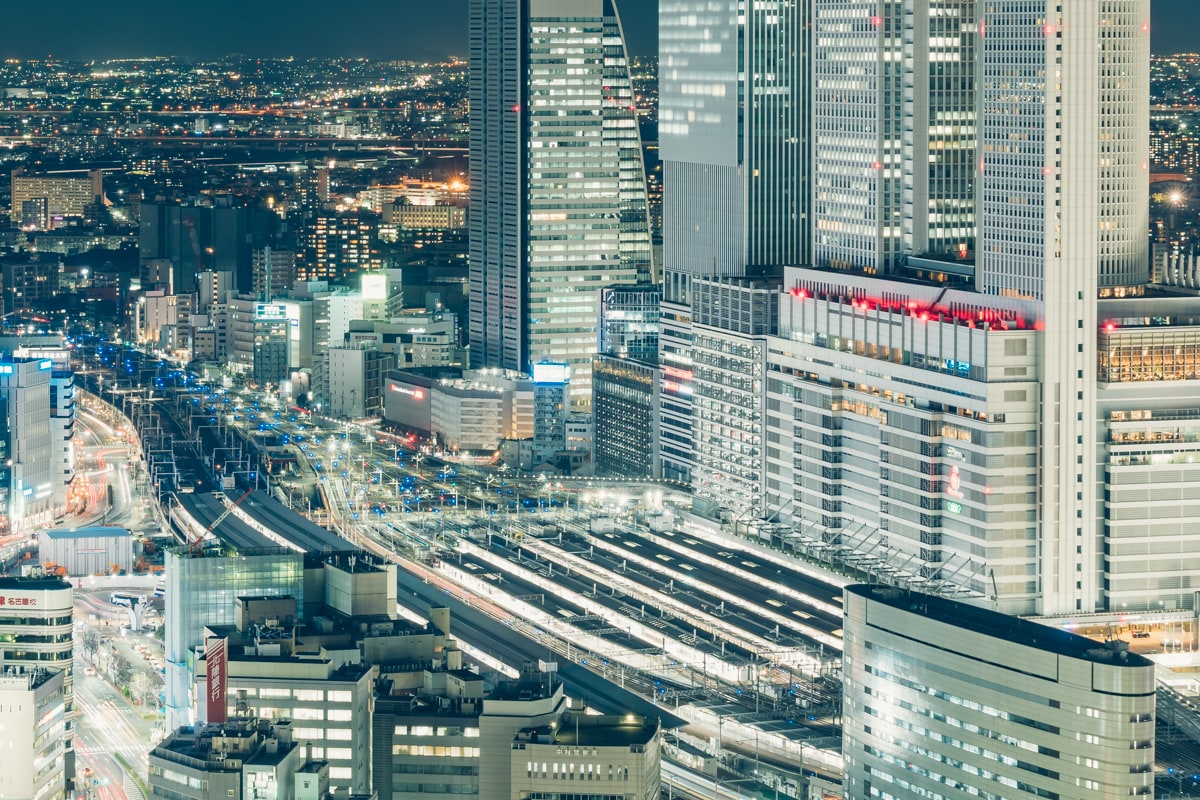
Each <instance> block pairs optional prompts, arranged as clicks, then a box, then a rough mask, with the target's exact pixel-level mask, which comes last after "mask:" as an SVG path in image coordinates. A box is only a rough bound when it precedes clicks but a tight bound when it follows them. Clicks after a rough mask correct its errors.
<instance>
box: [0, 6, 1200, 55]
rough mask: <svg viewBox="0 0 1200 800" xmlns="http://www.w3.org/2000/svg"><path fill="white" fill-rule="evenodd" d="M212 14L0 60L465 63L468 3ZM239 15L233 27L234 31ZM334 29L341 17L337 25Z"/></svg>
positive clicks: (60, 39)
mask: <svg viewBox="0 0 1200 800" xmlns="http://www.w3.org/2000/svg"><path fill="white" fill-rule="evenodd" d="M207 5H208V10H207V12H205V13H203V14H201V13H199V12H198V11H197V9H196V7H194V6H192V5H187V4H179V5H176V6H175V7H165V8H158V9H156V11H155V14H154V15H153V16H151V15H147V14H145V5H144V4H143V3H141V2H139V0H114V2H111V3H107V4H104V5H96V4H93V3H89V2H85V0H62V2H61V3H59V4H58V6H57V11H56V14H57V20H58V22H57V24H56V25H53V26H51V25H46V24H45V19H44V11H43V9H42V8H41V7H39V6H36V5H16V6H14V7H13V8H11V9H6V10H5V20H6V29H7V30H9V31H19V32H20V35H19V36H13V37H9V38H8V39H7V41H5V42H4V43H3V45H2V46H0V58H45V57H48V56H55V57H58V58H66V59H92V58H97V59H107V58H134V57H149V56H181V57H187V58H212V57H219V56H223V55H228V54H230V53H246V54H250V55H253V56H257V57H283V56H297V57H348V58H350V57H354V58H357V57H362V58H401V59H414V58H418V59H419V58H422V57H426V58H441V57H445V56H459V57H462V58H466V57H467V0H446V1H445V2H443V3H439V4H437V5H436V6H426V7H420V8H413V9H407V10H396V6H395V4H392V3H386V2H384V0H355V2H352V3H349V4H347V5H344V6H341V7H340V8H341V9H342V14H340V15H339V17H341V18H345V19H347V20H349V19H350V18H351V17H354V16H358V15H363V16H364V17H366V18H378V19H381V20H382V19H387V18H389V17H392V16H393V15H394V21H395V23H396V24H395V25H386V24H384V25H367V26H362V25H351V24H343V25H338V24H332V25H331V24H330V22H331V20H330V17H329V13H328V9H327V7H326V6H325V5H324V4H322V3H320V2H318V0H296V2H293V3H292V4H291V5H290V8H291V13H290V14H288V15H286V16H284V15H280V14H278V13H277V12H276V7H274V6H267V5H264V6H255V5H246V4H242V3H235V2H234V1H233V0H211V2H210V3H208V4H207ZM657 7H658V2H657V0H641V1H640V2H636V3H635V2H631V0H625V2H623V3H622V2H618V8H619V9H620V11H621V12H622V22H623V24H624V28H625V35H626V39H627V42H628V46H629V52H630V55H632V56H647V55H656V54H657V47H658V18H657ZM1151 7H1152V17H1153V19H1154V29H1153V31H1152V33H1151V47H1152V51H1153V52H1154V53H1159V54H1162V53H1175V52H1185V51H1187V50H1189V49H1192V50H1195V49H1197V48H1196V47H1195V45H1194V41H1195V40H1194V36H1193V35H1192V34H1193V33H1194V32H1195V30H1196V29H1197V27H1198V26H1200V5H1197V4H1196V3H1195V2H1194V0H1152V3H1151ZM231 19H237V20H238V24H237V25H236V26H234V25H229V24H228V22H229V21H230V20H231ZM333 22H334V23H336V19H335V20H333Z"/></svg>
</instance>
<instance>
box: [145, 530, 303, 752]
mask: <svg viewBox="0 0 1200 800" xmlns="http://www.w3.org/2000/svg"><path fill="white" fill-rule="evenodd" d="M164 566H165V569H164V576H165V580H166V584H167V585H166V595H165V603H166V611H165V613H164V614H163V618H164V619H165V620H166V630H165V631H164V637H163V639H164V648H165V650H166V681H165V682H166V687H165V692H166V709H165V710H166V715H167V730H174V729H175V728H178V727H179V726H181V725H190V724H192V723H193V722H194V721H195V719H194V714H193V713H192V708H193V704H192V692H193V688H194V681H193V677H194V667H195V653H194V648H195V647H197V646H199V645H201V644H203V643H204V629H205V628H206V627H208V626H210V625H233V624H234V623H235V621H236V620H235V619H234V617H235V612H236V608H237V603H236V600H237V598H239V597H252V596H260V597H270V596H275V595H290V596H292V597H295V598H296V607H297V608H300V609H303V608H304V597H303V592H304V555H303V554H302V553H298V552H296V551H294V550H290V549H288V548H283V547H280V548H264V549H261V550H250V551H246V550H242V551H238V550H232V549H226V550H222V551H204V552H192V551H191V550H189V549H187V548H184V547H179V548H175V549H173V550H169V551H167V554H166V563H165V565H164Z"/></svg>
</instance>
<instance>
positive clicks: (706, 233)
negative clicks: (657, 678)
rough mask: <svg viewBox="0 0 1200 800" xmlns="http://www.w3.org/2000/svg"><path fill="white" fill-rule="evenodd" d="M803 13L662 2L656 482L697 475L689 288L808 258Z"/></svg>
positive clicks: (803, 8) (758, 4)
mask: <svg viewBox="0 0 1200 800" xmlns="http://www.w3.org/2000/svg"><path fill="white" fill-rule="evenodd" d="M810 22H811V19H810V17H809V10H808V4H807V3H798V2H785V3H779V2H774V1H773V0H770V1H766V2H764V0H746V2H739V1H738V0H718V1H717V2H710V1H709V0H663V2H661V3H660V4H659V10H658V25H659V98H660V99H659V147H660V157H661V158H662V164H663V184H664V187H665V189H664V198H663V308H662V318H661V331H660V338H659V363H660V369H661V372H662V375H660V384H661V385H662V386H663V387H664V388H663V393H662V394H663V396H662V400H661V403H660V410H659V419H658V420H657V425H656V427H657V435H656V438H657V448H656V449H657V453H656V456H657V458H656V461H657V462H658V463H657V464H656V472H658V473H659V474H660V475H661V476H663V477H667V478H674V479H677V480H682V481H684V482H687V481H690V479H691V471H692V452H691V442H692V427H691V426H692V405H691V402H692V391H693V387H692V361H691V348H692V339H691V336H692V334H691V305H692V298H691V287H690V282H691V280H692V278H694V277H697V276H735V277H736V276H742V275H746V274H778V273H779V272H780V270H781V269H782V267H784V266H787V265H792V264H804V263H807V261H808V258H809V255H808V254H809V243H810V232H809V195H810V187H809V123H810V120H809V79H810V69H811V67H810V59H809V48H810V36H811V27H810Z"/></svg>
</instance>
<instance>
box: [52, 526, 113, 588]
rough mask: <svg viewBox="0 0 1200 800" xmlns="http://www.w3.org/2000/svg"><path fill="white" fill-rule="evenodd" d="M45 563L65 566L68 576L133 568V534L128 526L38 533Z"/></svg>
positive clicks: (105, 573)
mask: <svg viewBox="0 0 1200 800" xmlns="http://www.w3.org/2000/svg"><path fill="white" fill-rule="evenodd" d="M38 557H39V558H40V559H41V561H42V564H43V565H46V564H55V565H57V566H60V567H65V568H66V570H67V575H69V576H71V577H75V576H79V575H108V574H111V573H117V572H131V571H132V570H133V537H132V536H131V535H130V533H129V531H128V529H126V528H115V527H93V528H55V529H53V530H43V531H39V532H38Z"/></svg>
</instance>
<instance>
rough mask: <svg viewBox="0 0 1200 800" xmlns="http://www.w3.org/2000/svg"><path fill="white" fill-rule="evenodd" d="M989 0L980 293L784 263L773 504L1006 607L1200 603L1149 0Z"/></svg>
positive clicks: (1192, 320) (774, 514)
mask: <svg viewBox="0 0 1200 800" xmlns="http://www.w3.org/2000/svg"><path fill="white" fill-rule="evenodd" d="M821 2H824V0H821ZM829 2H831V3H832V2H834V0H829ZM980 8H981V9H982V11H981V13H982V17H981V18H980V20H979V25H980V26H981V29H982V30H984V31H985V35H984V36H982V37H981V38H979V39H978V43H977V47H978V50H979V57H978V59H977V67H976V69H977V76H978V80H977V82H976V89H975V91H976V93H977V95H978V108H979V117H978V131H979V140H980V148H979V168H980V170H981V173H980V174H979V176H978V194H977V212H978V219H979V233H978V246H977V248H976V252H977V259H976V268H975V280H976V287H975V289H976V291H974V292H971V291H967V290H965V289H963V288H958V287H955V288H951V287H947V286H944V285H943V286H936V285H932V286H931V285H929V283H928V281H923V282H920V283H914V282H904V281H900V280H894V279H891V280H883V279H880V278H875V277H871V276H865V275H861V274H860V275H850V274H834V273H831V272H829V271H824V272H818V271H812V270H802V269H796V270H794V271H791V272H789V275H788V279H787V286H788V289H789V294H787V295H785V296H784V297H783V298H782V301H783V302H782V305H781V309H780V331H779V335H778V336H777V337H773V338H772V340H771V341H770V343H769V353H768V356H767V360H768V363H767V367H766V374H767V375H768V399H767V409H766V414H767V425H768V433H767V444H766V447H767V463H768V467H767V479H766V485H765V488H764V496H765V503H764V509H763V510H762V511H763V515H764V516H765V517H767V518H770V519H779V520H780V521H783V522H787V523H791V524H792V525H794V526H796V527H798V528H800V529H801V531H802V532H803V534H804V535H805V536H809V537H811V540H812V547H813V549H814V550H819V549H820V548H822V547H827V546H828V545H829V544H831V543H832V544H837V545H841V546H844V547H847V548H849V549H850V550H851V551H853V552H854V553H855V558H856V559H864V558H880V559H883V560H885V561H893V562H899V563H901V564H902V565H903V566H904V568H905V570H906V571H907V572H908V578H909V579H911V580H912V581H913V584H914V585H918V586H923V585H926V584H927V583H928V582H933V584H934V585H935V586H943V587H954V589H955V590H956V591H958V590H962V589H966V590H968V591H970V592H971V593H973V594H975V595H976V596H977V597H980V598H986V599H987V600H990V601H991V602H994V603H995V604H996V607H997V608H998V609H1000V610H1003V611H1006V612H1009V613H1020V614H1032V613H1042V614H1072V613H1077V612H1080V611H1082V612H1092V611H1100V610H1103V609H1105V608H1107V609H1109V610H1120V609H1122V608H1128V609H1134V608H1138V609H1147V608H1160V607H1161V608H1164V609H1167V608H1177V609H1181V608H1191V607H1193V605H1194V603H1195V599H1194V592H1195V586H1194V585H1193V581H1194V579H1193V577H1192V576H1193V575H1194V574H1195V570H1196V569H1197V568H1198V567H1200V539H1198V538H1197V535H1196V533H1197V528H1196V526H1195V525H1194V523H1193V522H1192V520H1193V519H1194V514H1193V512H1194V506H1193V505H1191V502H1190V497H1189V496H1188V495H1187V493H1186V490H1182V489H1180V488H1179V487H1181V486H1182V485H1183V483H1182V482H1183V481H1186V480H1187V479H1188V478H1187V477H1185V475H1190V472H1188V471H1189V470H1190V468H1189V467H1188V466H1186V465H1187V464H1188V463H1189V461H1190V460H1194V459H1195V458H1196V448H1194V447H1193V446H1192V445H1191V444H1190V442H1189V438H1190V436H1191V431H1193V430H1195V428H1196V426H1197V425H1200V415H1197V414H1196V413H1195V412H1189V411H1188V410H1187V409H1189V408H1191V407H1192V406H1191V404H1189V403H1188V401H1187V399H1186V398H1187V397H1188V393H1189V392H1192V393H1193V394H1194V389H1190V388H1188V376H1189V375H1194V374H1195V370H1194V369H1192V368H1190V367H1189V366H1188V359H1189V356H1188V355H1187V354H1188V353H1190V352H1192V348H1193V347H1194V346H1197V345H1200V331H1198V329H1197V328H1196V316H1195V313H1194V310H1189V308H1188V307H1187V304H1186V302H1184V301H1178V300H1169V299H1162V298H1145V297H1142V296H1141V295H1142V293H1143V291H1142V286H1143V285H1144V283H1145V282H1146V280H1147V279H1148V256H1147V248H1146V220H1147V215H1146V205H1147V190H1146V189H1147V187H1146V177H1145V174H1144V170H1145V164H1146V161H1145V159H1146V151H1147V139H1148V133H1147V130H1148V126H1147V122H1146V120H1147V113H1148V112H1147V110H1146V106H1145V104H1146V102H1147V97H1148V75H1149V58H1148V56H1149V34H1148V30H1149V22H1148V20H1149V17H1148V12H1149V3H1148V1H1147V0H1102V1H1101V2H1095V1H1094V0H1063V1H1062V2H1036V3H1030V2H1026V1H1025V0H997V1H996V2H989V3H987V4H981V5H980ZM872 22H873V21H872ZM817 35H818V36H819V35H820V30H818V34H817ZM932 124H933V123H932V120H931V121H930V125H932ZM930 138H931V139H932V135H931V137H930ZM818 235H819V234H818ZM927 277H928V276H927ZM1098 298H1099V299H1098ZM1193 303H1194V301H1193ZM881 366H882V368H881ZM1097 369H1099V375H1097ZM933 373H936V375H935V374H933ZM1138 384H1140V385H1138ZM1163 418H1168V419H1169V422H1167V424H1163ZM1152 419H1153V420H1154V422H1150V421H1151V420H1152ZM1151 440H1153V441H1164V442H1170V444H1169V445H1164V450H1163V452H1162V453H1155V454H1153V455H1147V454H1146V453H1145V452H1144V451H1143V450H1141V449H1139V447H1141V446H1143V445H1139V444H1138V442H1139V441H1140V442H1145V441H1151ZM1147 470H1152V471H1154V474H1155V477H1154V478H1150V477H1149V473H1148V472H1147ZM1147 482H1156V483H1155V487H1154V488H1150V487H1149V486H1148V485H1147ZM1156 500H1157V501H1158V505H1155V501H1156ZM1168 501H1178V502H1168ZM1167 553H1170V554H1171V555H1169V556H1168V555H1166V554H1167Z"/></svg>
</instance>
